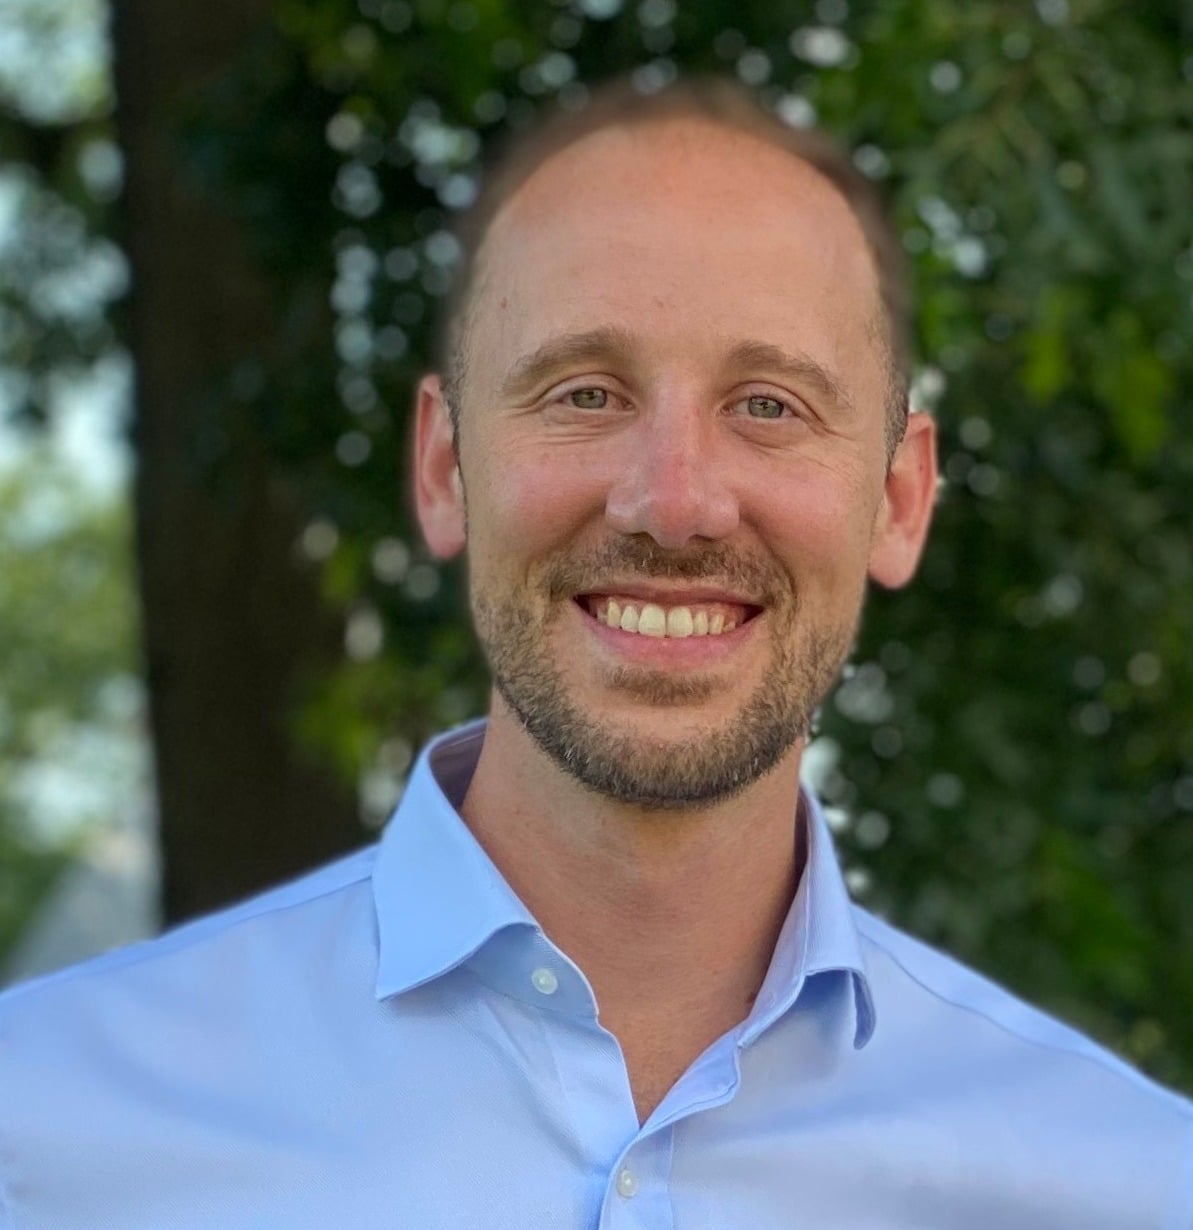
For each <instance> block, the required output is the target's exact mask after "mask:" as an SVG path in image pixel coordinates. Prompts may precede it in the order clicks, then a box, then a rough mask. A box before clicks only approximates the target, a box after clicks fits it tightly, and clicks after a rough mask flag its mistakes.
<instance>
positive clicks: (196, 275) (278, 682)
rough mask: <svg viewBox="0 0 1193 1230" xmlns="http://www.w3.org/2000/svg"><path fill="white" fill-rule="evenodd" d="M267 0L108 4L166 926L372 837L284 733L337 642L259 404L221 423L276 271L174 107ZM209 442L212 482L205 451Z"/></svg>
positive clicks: (224, 59) (218, 65)
mask: <svg viewBox="0 0 1193 1230" xmlns="http://www.w3.org/2000/svg"><path fill="white" fill-rule="evenodd" d="M270 8H271V5H270V3H269V2H268V0H203V3H201V4H163V3H161V0H118V2H117V3H116V4H114V5H113V9H114V14H115V16H114V29H115V40H116V85H117V98H118V103H117V120H118V127H119V132H120V140H121V144H122V146H123V149H124V156H125V170H126V195H125V216H124V226H125V235H126V249H127V252H128V255H129V259H130V262H131V266H132V276H133V293H132V298H131V302H130V305H129V314H128V342H129V345H130V347H131V350H132V354H133V358H134V362H135V365H136V371H137V398H136V400H137V410H136V417H135V428H134V442H135V447H136V455H137V478H136V522H137V554H138V564H139V570H140V589H141V606H142V615H143V630H144V632H143V635H144V646H145V656H146V664H147V673H148V681H149V698H150V712H151V721H152V728H153V738H154V744H155V751H156V766H157V787H158V798H159V806H160V815H161V838H162V855H163V863H164V885H163V894H164V910H165V915H166V917H167V919H168V920H170V921H175V920H178V919H181V918H185V917H188V916H190V915H192V914H194V913H196V912H199V911H202V910H207V909H210V908H212V907H214V906H217V905H220V904H222V903H225V902H227V901H230V900H233V899H235V898H237V897H241V896H243V895H245V894H247V893H250V892H252V891H254V890H256V889H257V888H259V887H261V886H263V885H266V884H268V883H271V882H273V881H276V880H277V879H279V878H281V877H285V876H288V875H292V874H295V873H297V872H299V871H301V870H303V869H305V868H307V867H309V866H311V865H313V864H315V863H316V862H319V861H322V860H324V859H326V858H328V857H330V856H332V855H334V854H336V853H338V852H340V851H343V850H344V849H347V848H349V847H351V846H353V845H357V844H360V843H361V842H362V841H363V840H364V834H363V831H362V829H361V827H360V825H359V823H358V820H357V816H356V807H355V804H354V801H353V792H352V791H351V790H350V789H349V787H348V786H347V785H346V784H344V783H342V782H340V781H337V780H335V779H334V778H333V776H332V775H331V774H330V773H329V772H328V771H327V770H325V769H321V768H320V767H318V766H317V765H315V764H314V763H313V762H312V761H311V759H310V758H309V757H308V756H306V755H304V754H303V752H302V750H301V749H300V748H299V747H298V746H297V745H296V742H295V739H294V737H293V736H292V733H291V724H292V718H293V710H294V702H295V698H296V693H297V690H298V686H299V684H300V682H301V681H302V680H303V679H306V678H308V677H309V676H310V675H311V674H312V673H313V672H314V671H317V670H318V669H319V667H320V666H321V665H323V664H326V663H327V662H329V661H330V660H331V659H332V657H333V655H335V654H336V653H337V651H338V646H339V636H340V626H339V621H338V620H337V619H335V618H334V617H332V616H331V615H330V614H329V613H328V612H327V611H326V610H325V609H323V607H322V606H321V604H320V601H319V598H318V594H317V588H316V578H315V577H314V576H313V575H312V574H311V572H310V571H309V570H304V569H303V568H302V567H301V565H300V564H299V563H298V561H297V557H296V552H295V550H294V544H295V542H296V539H297V537H298V535H299V533H300V532H301V526H302V516H301V507H300V503H299V501H298V499H297V498H296V495H295V493H294V492H293V490H291V489H290V488H289V487H288V485H287V483H286V481H285V480H284V479H283V478H282V477H281V476H279V475H278V474H277V473H276V472H273V471H272V470H271V466H270V464H269V458H268V456H267V453H266V450H265V447H264V443H263V441H262V440H261V438H260V434H259V432H258V430H257V428H256V426H255V421H254V419H253V415H252V409H251V406H250V405H248V404H243V405H241V413H240V415H239V417H238V418H236V419H233V420H226V419H222V418H219V419H217V410H221V409H222V411H223V412H224V413H227V410H228V406H227V404H224V405H223V406H222V407H221V406H220V404H219V403H220V399H221V398H222V399H223V400H224V402H225V403H227V401H228V400H229V398H228V395H227V393H226V392H225V391H223V390H226V389H227V388H228V381H227V380H226V376H227V373H229V372H231V371H234V370H236V368H237V366H238V365H240V364H243V363H244V362H245V361H248V362H250V363H251V362H252V360H253V358H254V355H261V354H264V353H265V352H266V351H267V349H268V345H269V337H270V330H271V323H272V322H271V305H270V298H269V295H268V290H267V285H266V282H265V277H264V272H263V270H262V269H261V267H260V265H259V263H258V261H257V259H256V257H255V256H254V254H253V252H252V250H251V246H250V245H249V243H248V241H247V238H246V236H244V235H243V234H241V233H240V232H239V230H238V227H237V225H236V223H235V222H234V221H233V220H232V219H231V218H230V217H228V216H226V215H225V214H224V213H222V212H221V209H220V207H219V203H218V202H214V201H212V200H209V199H204V198H203V196H202V194H201V193H200V192H198V191H197V190H196V189H195V188H194V186H193V185H192V184H189V183H188V182H187V176H186V174H185V172H184V170H183V168H182V167H181V166H180V160H179V158H178V154H177V142H176V138H175V132H174V120H175V116H176V115H177V113H178V109H179V104H180V101H181V100H182V99H184V98H186V97H187V96H188V95H189V94H190V93H191V92H192V91H193V90H195V89H196V88H200V87H202V86H203V85H205V84H206V83H207V82H209V81H211V80H212V79H214V78H216V77H218V75H219V74H220V73H221V72H222V71H224V70H225V69H226V68H227V67H228V65H229V64H230V63H231V62H232V61H233V60H234V58H235V56H236V54H237V52H238V50H239V49H240V48H242V47H243V45H244V42H245V39H246V38H247V37H248V36H249V35H250V34H251V33H252V32H253V30H254V28H256V27H258V26H259V25H260V24H261V23H262V22H263V21H265V20H267V19H268V16H269V11H270ZM250 118H251V117H250ZM229 421H230V422H231V429H230V430H228V429H227V424H228V422H229ZM221 424H223V425H221ZM213 440H214V441H216V442H217V443H218V446H219V448H220V449H221V450H223V454H222V456H221V459H220V462H219V467H218V476H219V482H218V484H216V483H214V482H213V481H211V477H210V475H211V474H212V473H215V472H216V471H215V467H214V466H211V465H207V464H206V463H205V461H204V452H205V448H209V447H210V442H211V441H213ZM205 442H207V443H206V444H205Z"/></svg>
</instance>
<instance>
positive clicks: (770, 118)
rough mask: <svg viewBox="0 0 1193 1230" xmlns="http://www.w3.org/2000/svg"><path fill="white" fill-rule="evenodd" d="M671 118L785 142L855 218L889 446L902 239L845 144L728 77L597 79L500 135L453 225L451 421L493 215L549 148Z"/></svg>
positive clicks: (900, 350)
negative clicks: (788, 117) (882, 377)
mask: <svg viewBox="0 0 1193 1230" xmlns="http://www.w3.org/2000/svg"><path fill="white" fill-rule="evenodd" d="M677 119H703V120H708V121H710V122H712V123H714V124H718V125H720V126H722V127H725V128H730V129H736V130H738V131H741V132H745V133H749V134H750V135H752V136H755V137H758V138H760V139H761V140H763V141H766V142H767V143H768V144H770V145H774V146H777V147H778V148H779V149H782V150H786V151H787V152H789V153H790V154H792V155H793V156H794V157H796V158H798V159H799V160H800V161H801V162H805V163H807V164H808V165H809V166H811V167H813V168H814V169H815V170H816V171H818V172H819V173H820V174H821V175H822V176H823V177H824V178H825V179H827V180H828V181H829V182H830V183H831V184H832V185H833V186H834V187H835V188H836V189H837V191H838V192H839V193H840V194H841V196H842V197H843V198H844V199H845V202H846V204H847V205H848V206H849V208H850V209H851V210H852V211H853V214H854V217H855V218H856V219H857V221H858V225H859V226H860V227H861V230H862V233H863V234H864V235H865V237H866V241H867V243H868V245H869V248H870V254H871V256H872V258H873V260H874V265H875V269H876V271H877V274H878V284H879V292H880V295H881V299H882V309H883V317H884V320H883V322H882V323H883V325H884V326H885V328H884V330H883V331H884V333H885V336H884V337H883V338H882V339H881V341H882V344H883V348H884V350H885V351H886V362H887V369H888V376H889V379H888V392H887V423H886V438H887V455H888V458H889V456H890V455H891V454H893V452H894V449H895V446H896V445H897V444H898V442H899V441H900V440H901V439H902V437H903V432H904V430H905V429H906V426H907V411H908V386H909V381H910V367H911V359H910V350H911V320H910V316H911V306H910V295H909V293H908V285H907V270H906V264H905V262H904V258H903V249H902V245H901V244H900V242H899V236H898V234H897V232H896V231H895V229H894V227H893V225H892V223H891V220H890V217H889V215H888V212H887V208H886V203H885V201H884V200H883V198H882V196H881V194H880V193H879V191H878V189H877V187H876V186H875V185H874V184H873V183H872V182H871V181H870V180H869V179H867V178H866V176H865V175H863V174H862V173H861V171H859V170H858V169H857V167H855V166H854V164H853V161H852V159H851V158H850V156H849V154H848V153H847V152H846V150H845V149H844V148H843V147H842V146H840V145H839V144H838V143H837V142H836V141H834V140H833V139H832V138H831V137H829V136H828V135H827V134H825V133H824V132H821V131H820V130H818V129H811V128H793V127H791V126H790V125H788V124H786V123H784V121H783V120H781V119H780V118H779V117H778V116H777V115H775V114H774V113H773V112H772V111H770V110H769V109H768V108H767V107H766V106H765V105H764V104H763V103H762V102H761V101H760V100H759V99H758V97H757V96H756V95H755V94H754V93H753V92H752V91H750V90H749V89H747V88H746V87H745V86H743V85H741V84H739V83H738V82H737V81H736V80H734V79H732V78H728V77H715V76H700V77H681V78H678V79H677V80H675V81H672V82H671V83H670V84H668V85H666V86H664V87H663V88H662V89H659V90H657V91H655V92H654V93H649V94H644V93H643V92H642V91H641V90H639V89H638V88H636V87H635V86H634V84H633V83H632V82H631V81H630V80H629V79H628V78H617V79H615V80H613V81H609V82H606V83H604V84H603V85H600V86H597V87H596V88H595V89H594V90H593V91H592V93H591V94H589V96H588V97H587V99H586V100H585V102H584V103H583V105H582V106H580V107H577V108H572V109H565V108H563V107H556V108H555V109H554V110H552V111H551V112H550V113H549V114H548V115H547V116H546V117H545V118H544V119H543V120H541V121H540V122H539V123H537V124H536V125H533V126H532V127H530V128H529V129H527V130H524V131H520V132H514V133H511V134H509V135H507V137H506V139H505V141H504V142H502V143H499V144H498V145H497V147H496V149H495V150H494V154H493V156H492V158H491V160H490V162H489V164H488V167H487V170H486V173H485V174H484V176H483V178H482V184H481V189H480V192H479V194H478V195H477V198H476V200H475V201H474V202H473V204H472V206H471V207H470V208H469V209H468V210H467V211H466V212H465V213H464V214H463V215H461V218H460V220H459V223H458V225H457V227H456V230H455V235H456V238H457V239H458V240H459V243H460V248H461V252H462V256H461V260H460V264H459V266H458V267H457V269H456V273H455V278H454V280H453V285H452V287H451V289H450V291H449V293H448V296H447V298H446V300H445V302H444V307H443V313H442V318H441V323H440V329H439V338H438V347H437V360H438V366H439V370H440V372H441V373H442V376H443V387H444V395H445V397H446V400H447V404H448V408H449V410H450V412H451V416H452V422H453V425H455V426H456V427H457V428H458V425H459V388H460V382H461V378H462V374H463V367H464V352H465V349H466V344H467V337H468V330H469V321H470V316H471V312H472V309H473V302H472V299H473V292H474V288H475V287H474V283H475V275H476V258H477V254H478V252H479V251H480V248H481V245H482V244H483V243H484V240H485V236H486V235H487V234H488V231H489V227H490V226H491V224H492V222H493V219H494V218H495V217H496V216H497V214H498V213H500V212H501V209H502V208H503V207H504V206H505V204H506V202H507V201H509V199H510V198H511V197H512V196H513V195H514V194H515V193H516V192H517V190H518V189H519V188H520V187H521V186H522V184H524V183H525V182H526V181H527V180H528V179H529V178H530V177H531V175H533V174H534V172H535V171H537V170H538V168H539V167H541V166H542V165H543V164H544V163H545V162H547V161H548V159H550V158H551V157H553V156H554V155H555V154H557V153H559V152H560V151H561V150H563V149H566V148H567V147H568V146H570V145H573V144H574V143H575V142H577V141H580V140H582V139H583V138H585V137H587V136H591V135H592V134H593V133H595V132H599V131H601V130H603V129H605V128H613V127H619V126H621V127H637V126H639V125H643V124H649V123H659V122H662V121H667V120H677Z"/></svg>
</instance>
